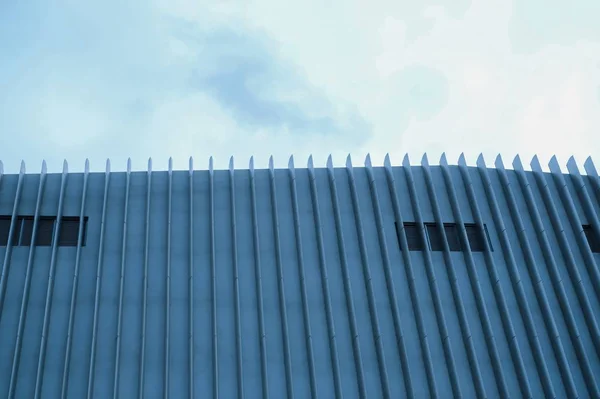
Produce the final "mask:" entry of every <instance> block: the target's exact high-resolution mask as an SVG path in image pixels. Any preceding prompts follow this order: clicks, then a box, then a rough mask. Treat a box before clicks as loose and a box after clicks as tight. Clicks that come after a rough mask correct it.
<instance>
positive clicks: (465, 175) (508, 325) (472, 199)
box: [442, 154, 533, 398]
mask: <svg viewBox="0 0 600 399" xmlns="http://www.w3.org/2000/svg"><path fill="white" fill-rule="evenodd" d="M447 168H448V167H447V166H442V169H443V170H446V172H445V175H447V178H448V180H451V178H450V174H449V171H448V170H447ZM458 168H459V170H460V173H461V177H462V182H463V185H464V187H465V190H466V192H467V198H468V200H469V205H470V208H471V211H472V213H473V217H474V219H475V223H476V224H477V228H478V230H479V231H480V232H484V231H485V226H484V224H483V218H482V217H481V211H480V210H479V203H478V201H477V196H476V195H475V191H474V190H473V182H472V181H471V176H470V175H469V169H468V167H467V161H466V160H465V156H464V154H460V157H459V159H458ZM448 188H449V190H451V191H452V198H453V201H454V202H455V203H456V194H455V193H454V185H452V184H451V182H450V183H449V184H448ZM456 204H457V203H456ZM457 210H458V207H457ZM458 213H460V212H458ZM460 219H462V217H461V218H460ZM460 230H461V235H462V236H463V241H464V244H466V245H467V246H468V245H469V244H468V239H467V236H466V231H464V224H462V222H461V224H460ZM483 242H484V246H485V252H484V257H485V261H486V264H487V266H488V267H487V271H488V277H489V279H490V282H491V283H492V284H491V285H492V289H493V290H494V295H495V297H496V303H497V304H498V310H499V313H500V319H501V321H502V327H503V328H504V335H505V337H506V340H507V342H508V346H509V349H510V354H511V357H512V360H513V364H514V365H515V371H516V374H517V378H518V380H519V387H520V389H521V394H522V395H523V397H526V398H531V397H533V393H532V392H531V385H530V383H529V377H528V376H527V368H526V367H525V363H524V361H523V357H522V354H521V349H520V348H519V342H518V340H517V335H516V333H515V328H514V325H513V322H512V319H511V315H510V311H509V309H508V305H507V304H506V298H505V295H504V290H503V289H502V285H501V284H500V275H499V274H498V269H497V267H496V262H495V261H494V257H493V256H492V253H491V248H490V245H489V243H488V241H487V239H484V240H483ZM467 257H470V258H471V260H470V262H471V264H469V265H468V266H469V269H471V270H469V271H470V272H473V273H474V274H475V276H476V273H477V272H476V267H475V264H474V261H473V259H472V255H471V251H470V250H469V251H468V252H467ZM477 285H478V287H477V289H478V290H480V289H481V287H479V283H477ZM490 328H491V326H490ZM490 332H491V331H490ZM492 334H493V332H492ZM498 356H499V355H498ZM493 360H494V362H496V361H497V362H498V364H496V365H495V366H496V367H498V368H499V370H500V373H499V374H500V377H499V384H500V385H501V386H500V395H501V396H504V397H507V396H508V395H509V393H508V387H507V386H506V382H505V381H504V375H502V370H503V369H502V365H501V364H500V359H499V358H498V359H493ZM502 384H504V385H502Z"/></svg>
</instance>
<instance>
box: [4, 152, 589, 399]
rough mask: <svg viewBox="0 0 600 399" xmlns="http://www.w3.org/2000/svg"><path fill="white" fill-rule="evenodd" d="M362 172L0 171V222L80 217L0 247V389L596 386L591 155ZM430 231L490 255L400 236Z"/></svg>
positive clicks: (296, 393)
mask: <svg viewBox="0 0 600 399" xmlns="http://www.w3.org/2000/svg"><path fill="white" fill-rule="evenodd" d="M170 164H171V163H170V162H169V169H170ZM365 165H366V167H357V166H352V164H351V162H350V159H348V162H347V164H346V167H345V168H334V167H333V165H332V161H331V159H329V160H328V165H327V166H328V167H327V168H315V167H313V164H312V159H310V160H309V165H308V168H295V167H294V165H293V161H292V160H290V166H289V168H288V169H274V168H272V160H270V169H266V170H262V169H261V170H258V169H257V170H255V169H254V167H253V161H251V165H250V167H249V168H248V169H244V168H242V169H235V168H234V165H233V159H232V160H231V164H230V170H228V171H227V170H214V171H213V170H212V161H211V163H210V167H209V170H208V171H206V170H196V171H194V170H193V166H192V161H191V160H190V170H189V171H173V172H170V171H169V172H152V171H151V163H149V170H148V172H129V165H128V172H121V171H115V172H109V169H108V168H109V166H110V165H109V164H107V172H106V173H89V174H88V173H87V172H86V173H84V174H81V173H73V174H68V173H67V174H64V181H63V180H62V179H63V175H61V174H47V175H45V174H44V172H43V173H42V174H38V173H32V174H26V173H23V174H22V176H21V177H19V176H18V175H1V177H0V213H1V214H4V215H11V214H12V213H13V210H15V209H16V214H17V215H34V214H37V215H39V216H51V215H60V214H61V212H62V214H63V215H65V216H79V215H80V214H81V215H84V216H87V217H88V218H89V220H88V224H87V233H86V236H87V239H86V243H85V246H82V247H75V246H74V247H56V258H55V261H53V260H52V253H53V247H52V246H48V247H38V246H33V247H31V248H30V247H21V246H17V247H12V248H7V247H1V248H0V257H1V259H3V264H2V273H3V274H2V282H1V288H2V292H0V293H1V294H2V297H0V300H1V302H0V396H2V397H5V396H11V395H12V396H13V397H34V396H39V397H60V396H61V395H63V396H64V397H84V396H86V395H88V396H89V397H109V396H114V397H135V396H139V397H184V396H188V397H207V396H208V397H210V396H213V397H214V396H217V395H218V396H219V397H242V396H245V397H275V398H279V397H298V398H304V397H311V396H312V397H323V398H325V397H335V396H338V397H342V396H343V397H344V398H353V397H390V398H397V397H415V398H420V397H448V396H453V395H454V396H457V395H462V397H477V396H482V395H486V396H487V397H490V398H497V397H505V396H510V397H523V396H528V395H530V396H532V397H541V396H554V397H567V396H574V395H576V394H577V395H579V397H582V398H584V397H595V396H597V395H598V394H599V393H598V383H599V382H600V379H599V378H598V375H600V357H599V355H600V353H599V352H598V351H599V350H600V349H599V348H600V331H599V328H598V316H597V315H598V314H600V296H599V291H598V287H596V284H595V281H596V280H597V279H598V278H599V277H598V273H599V270H598V264H599V262H600V254H592V253H591V251H590V250H589V247H588V246H587V241H586V240H585V237H584V235H583V232H582V229H581V225H582V224H592V225H593V229H594V231H600V226H596V224H597V223H598V220H599V219H600V201H599V198H600V196H599V195H600V181H599V178H598V176H597V174H596V173H595V168H594V166H593V163H592V162H591V159H588V160H587V161H586V163H585V165H584V166H585V171H586V172H587V175H585V176H581V175H579V170H578V168H577V165H576V164H575V162H574V160H573V159H570V160H569V163H568V165H567V170H568V171H569V173H570V174H563V172H562V171H561V169H560V167H559V166H558V164H557V162H556V159H553V160H552V161H551V162H550V170H551V173H545V172H541V166H540V165H539V163H538V162H537V158H534V160H533V161H532V169H533V172H529V171H527V172H526V171H525V170H524V168H523V167H522V165H521V163H520V160H519V159H518V158H516V159H515V162H514V163H513V166H514V169H515V170H506V169H504V167H503V165H502V161H501V159H499V158H498V159H497V161H496V165H497V167H496V168H487V167H486V166H485V163H484V161H483V158H481V157H480V158H479V159H478V161H477V167H476V168H475V167H468V166H467V165H466V163H465V162H464V158H461V159H460V160H459V166H449V165H447V163H446V162H445V158H442V161H441V165H440V166H429V163H428V161H427V159H426V158H424V159H423V161H422V164H421V165H420V166H409V164H408V158H406V159H405V160H404V163H403V166H401V167H392V165H391V163H390V161H389V158H386V163H385V168H380V167H372V166H371V161H370V158H367V160H366V163H365ZM65 167H66V164H65ZM20 179H21V186H20V188H19V189H20V192H19V190H18V187H17V186H18V185H19V184H18V183H19V180H20ZM44 179H45V180H44ZM41 183H43V185H41ZM62 184H64V190H62V189H61V187H63V186H62ZM40 190H41V191H40ZM61 193H62V194H61ZM84 195H85V202H84V201H83V200H84ZM17 197H18V198H17ZM61 198H62V201H61ZM15 200H17V202H16V203H15ZM38 202H39V208H38V209H37V212H36V203H38ZM61 205H62V210H61V209H59V208H60V207H61ZM103 220H104V223H102V221H103ZM433 221H437V222H438V223H439V222H455V223H457V224H458V226H457V229H456V230H457V232H459V233H460V234H461V235H462V238H461V241H462V246H463V247H464V246H465V244H466V241H465V239H466V236H465V235H464V234H465V232H464V229H463V228H462V225H461V223H478V224H479V223H483V224H485V225H486V226H487V230H488V233H489V237H490V241H491V247H492V248H493V252H483V253H482V252H471V251H470V250H468V249H465V250H463V251H462V252H450V251H449V248H448V246H447V244H445V245H444V248H445V250H444V251H439V252H438V251H435V252H431V251H429V249H428V248H425V249H424V250H423V251H408V248H407V247H405V246H406V242H404V243H403V242H402V240H401V241H399V240H398V236H397V234H396V226H395V224H394V222H398V223H400V229H401V230H402V227H401V224H402V222H416V223H417V227H418V228H419V229H423V223H424V222H433ZM442 236H443V237H444V236H445V232H442ZM421 239H425V236H421ZM403 246H404V247H403ZM486 248H487V249H488V250H489V249H490V248H489V247H487V245H486ZM78 254H79V258H78ZM145 273H147V276H146V277H147V278H146V277H145ZM453 276H454V277H453ZM213 278H214V279H213ZM51 284H53V285H51ZM190 289H192V290H193V292H192V291H190ZM145 293H146V297H145ZM192 294H193V295H192ZM144 320H145V328H144ZM70 323H71V325H72V331H70V330H69V325H70ZM18 332H21V334H18ZM61 393H62V394H61Z"/></svg>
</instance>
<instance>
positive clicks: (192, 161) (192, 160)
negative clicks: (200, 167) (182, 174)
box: [188, 157, 194, 173]
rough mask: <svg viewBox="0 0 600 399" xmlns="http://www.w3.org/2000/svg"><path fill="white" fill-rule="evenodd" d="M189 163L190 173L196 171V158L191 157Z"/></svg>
mask: <svg viewBox="0 0 600 399" xmlns="http://www.w3.org/2000/svg"><path fill="white" fill-rule="evenodd" d="M188 163H189V168H190V173H193V172H194V158H192V157H190V159H189V161H188Z"/></svg>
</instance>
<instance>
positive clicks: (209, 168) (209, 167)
mask: <svg viewBox="0 0 600 399" xmlns="http://www.w3.org/2000/svg"><path fill="white" fill-rule="evenodd" d="M213 170H214V161H213V157H212V156H211V157H210V158H208V171H209V172H210V173H211V174H212V172H213Z"/></svg>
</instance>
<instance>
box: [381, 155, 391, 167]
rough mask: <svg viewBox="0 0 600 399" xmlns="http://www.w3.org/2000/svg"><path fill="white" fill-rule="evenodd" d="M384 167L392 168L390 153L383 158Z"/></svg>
mask: <svg viewBox="0 0 600 399" xmlns="http://www.w3.org/2000/svg"><path fill="white" fill-rule="evenodd" d="M383 166H385V167H386V168H391V167H392V161H390V154H389V153H387V154H385V157H383Z"/></svg>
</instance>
